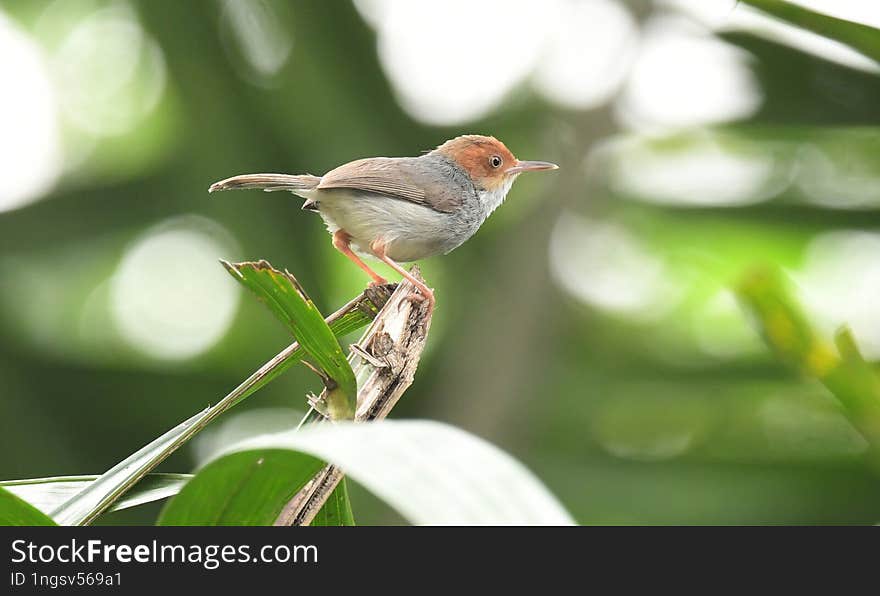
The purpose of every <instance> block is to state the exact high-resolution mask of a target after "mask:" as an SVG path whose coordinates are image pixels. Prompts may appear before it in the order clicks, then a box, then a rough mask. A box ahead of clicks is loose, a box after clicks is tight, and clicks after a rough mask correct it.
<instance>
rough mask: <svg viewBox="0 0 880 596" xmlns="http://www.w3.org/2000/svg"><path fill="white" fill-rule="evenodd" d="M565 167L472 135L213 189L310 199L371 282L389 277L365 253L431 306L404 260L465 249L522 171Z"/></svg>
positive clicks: (243, 178) (308, 206)
mask: <svg viewBox="0 0 880 596" xmlns="http://www.w3.org/2000/svg"><path fill="white" fill-rule="evenodd" d="M557 168H558V166H557V165H556V164H554V163H550V162H546V161H521V160H519V159H517V158H516V157H515V156H514V155H513V153H511V152H510V150H509V149H508V148H507V147H506V146H505V145H504V143H502V142H501V141H499V140H498V139H496V138H495V137H492V136H484V135H475V134H467V135H461V136H458V137H455V138H453V139H450V140H448V141H446V142H445V143H443V144H441V145H439V146H438V147H437V148H435V149H433V150H432V151H429V152H427V153H424V154H422V155H419V156H417V157H369V158H365V159H358V160H355V161H351V162H348V163H345V164H343V165H341V166H339V167H337V168H335V169H333V170H330V171H329V172H327V173H326V174H324V175H323V176H313V175H311V174H301V175H293V174H243V175H239V176H232V177H231V178H226V179H225V180H220V181H219V182H215V183H214V184H212V185H211V187H210V188H209V189H208V192H209V193H213V192H217V191H225V190H233V189H262V190H264V191H267V192H272V191H289V192H291V193H293V194H295V195H297V196H299V197H301V198H303V199H305V202H304V203H303V205H302V208H303V209H304V210H307V211H314V212H317V213H318V214H320V216H321V217H322V218H323V220H324V223H325V225H326V227H327V230H328V231H329V232H330V234H331V235H332V239H333V246H334V247H335V248H336V249H337V250H338V251H339V252H341V253H342V254H343V255H345V256H346V257H348V258H349V259H350V260H351V261H352V262H354V264H355V265H357V266H358V267H360V268H361V269H362V270H363V271H364V272H365V273H366V274H367V275H369V276H370V278H371V279H372V282H371V283H373V284H378V285H384V284H386V283H388V282H387V280H385V278H383V277H382V276H381V275H379V274H378V273H376V272H375V271H373V269H372V268H371V267H370V266H369V265H367V264H366V263H365V262H364V260H363V258H362V257H367V258H375V259H378V260H380V261H383V262H384V263H386V264H387V265H388V266H390V267H391V268H392V269H394V270H395V271H397V272H398V273H399V274H400V275H401V276H403V277H404V278H406V279H408V280H409V281H410V282H412V284H413V285H414V286H415V287H416V288H417V290H418V292H419V294H421V297H422V298H423V299H426V300H427V302H428V310H429V312H430V311H432V310H433V308H434V304H435V299H434V292H433V290H432V289H431V288H429V287H428V286H427V285H426V284H425V283H424V282H422V281H421V280H419V279H418V278H416V277H415V276H413V275H412V274H411V273H410V272H409V271H407V270H406V269H404V268H403V267H402V266H401V265H400V263H407V262H412V261H417V260H420V259H424V258H427V257H430V256H434V255H438V254H447V253H449V252H451V251H452V250H454V249H456V248H458V247H459V246H461V245H462V244H463V243H464V242H465V241H466V240H468V239H469V238H470V237H471V236H473V235H474V234H475V233H476V232H477V230H478V229H479V228H480V226H482V225H483V223H484V222H485V221H486V219H487V218H488V217H489V216H490V215H491V214H492V212H493V211H495V209H497V208H498V206H499V205H501V203H502V202H503V201H504V199H505V197H506V196H507V193H508V192H509V191H510V188H511V186H512V185H513V183H514V181H515V180H516V178H517V177H518V176H519V175H520V174H521V173H523V172H532V171H541V170H555V169H557ZM422 298H420V299H422Z"/></svg>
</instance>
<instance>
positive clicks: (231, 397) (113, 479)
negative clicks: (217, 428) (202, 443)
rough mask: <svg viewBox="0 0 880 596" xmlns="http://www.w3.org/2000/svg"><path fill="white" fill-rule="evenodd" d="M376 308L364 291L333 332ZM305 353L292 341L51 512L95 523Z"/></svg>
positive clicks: (69, 520)
mask: <svg viewBox="0 0 880 596" xmlns="http://www.w3.org/2000/svg"><path fill="white" fill-rule="evenodd" d="M368 312H369V314H368ZM376 312H378V311H377V310H375V305H373V304H372V302H371V301H370V300H369V299H367V298H366V297H365V296H364V295H361V296H358V297H357V298H355V299H354V300H352V301H351V302H349V303H348V304H347V305H345V306H344V307H343V308H342V309H340V310H339V311H337V312H336V313H334V314H333V315H331V316H330V317H328V320H329V321H330V322H329V326H330V329H331V330H332V331H333V333H335V334H337V335H340V336H341V335H345V334H347V333H350V332H352V331H355V330H357V329H360V328H361V327H364V326H365V325H367V324H368V323H369V322H370V321H372V320H373V317H375V314H376ZM304 354H305V351H304V350H303V349H302V348H301V347H300V346H299V344H297V343H294V344H291V345H290V346H288V347H287V348H285V349H284V350H282V351H281V352H279V353H278V354H276V355H275V356H274V357H273V358H272V359H271V360H269V361H268V362H266V363H265V364H264V365H263V366H261V367H260V368H259V369H258V370H257V371H256V372H254V373H253V374H252V375H251V376H250V377H248V378H247V379H245V380H244V381H243V382H242V383H240V384H239V385H238V386H237V387H236V388H235V389H233V390H232V391H231V392H229V393H228V394H227V395H226V396H225V397H224V398H223V399H221V400H220V401H219V402H217V403H216V404H215V405H213V406H211V407H209V408H206V409H205V410H203V411H201V412H199V413H198V414H196V415H195V416H193V417H191V418H189V419H188V420H186V421H184V422H182V423H181V424H179V425H177V426H176V427H174V428H172V429H171V430H169V431H168V432H166V433H165V434H163V435H161V436H160V437H158V438H157V439H154V440H153V441H151V442H150V443H148V444H147V445H145V446H144V447H142V448H141V449H139V450H138V451H136V452H135V453H133V454H131V455H130V456H128V457H127V458H126V459H124V460H122V461H121V462H120V463H119V464H117V465H116V466H114V467H113V468H111V469H110V470H108V471H107V472H105V473H104V474H102V475H101V476H100V477H99V478H98V479H97V480H96V481H95V482H94V483H92V484H90V485H89V486H87V487H85V488H84V489H83V490H82V491H80V492H79V493H77V494H76V495H74V496H72V497H71V498H70V499H69V500H68V501H66V502H65V503H63V504H61V505H59V506H58V507H57V508H55V509H54V510H53V511H52V512H51V517H53V518H54V519H56V521H58V520H60V521H58V523H60V524H62V525H85V524H89V523H91V522H92V521H94V519H95V518H97V517H98V516H99V515H100V514H101V513H103V512H104V511H105V510H106V509H107V508H108V507H110V506H111V505H112V504H113V503H114V502H115V501H116V500H117V499H119V498H120V497H121V496H122V495H123V494H125V492H126V491H128V490H129V489H130V488H131V487H132V486H134V485H135V484H136V483H137V482H138V481H139V480H140V479H141V478H142V477H143V476H145V475H146V474H148V473H149V472H150V471H151V470H153V469H154V468H155V467H156V466H157V465H159V463H161V462H162V461H164V460H165V458H167V457H168V456H169V455H171V454H172V453H173V452H174V451H176V450H177V449H178V448H179V447H180V446H181V445H183V444H185V443H186V442H187V441H189V440H190V439H192V438H193V437H194V436H196V435H197V434H198V433H199V432H200V431H201V430H202V429H204V428H205V427H206V426H207V425H208V424H210V422H211V421H213V420H214V419H215V418H217V417H218V416H220V415H221V414H223V413H224V412H225V411H227V410H228V409H230V408H232V407H233V406H235V405H237V404H239V403H240V402H241V401H243V400H244V399H246V398H247V397H249V396H250V395H252V394H253V393H255V392H256V391H258V390H259V389H261V388H262V387H264V386H265V385H266V384H268V383H269V382H271V381H272V380H274V379H276V378H277V377H278V376H279V375H281V374H282V373H283V372H284V371H286V370H287V369H288V368H290V367H291V366H293V365H294V364H295V363H296V362H299V361H300V360H301V359H302V357H303V355H304ZM99 481H100V484H99Z"/></svg>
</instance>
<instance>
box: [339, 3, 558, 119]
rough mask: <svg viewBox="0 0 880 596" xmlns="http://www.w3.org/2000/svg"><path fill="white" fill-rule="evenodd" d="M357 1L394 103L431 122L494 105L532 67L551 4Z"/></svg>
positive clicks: (472, 115)
mask: <svg viewBox="0 0 880 596" xmlns="http://www.w3.org/2000/svg"><path fill="white" fill-rule="evenodd" d="M356 4H357V6H358V8H359V10H360V11H361V12H362V13H364V14H366V15H368V16H367V19H368V20H369V21H370V22H371V23H372V24H373V25H374V26H375V27H376V28H377V33H378V36H379V41H378V43H379V58H380V61H381V63H382V68H383V69H384V70H385V73H386V74H387V75H388V78H389V79H390V81H391V84H392V85H393V87H394V89H395V91H396V92H397V94H398V96H399V100H400V103H401V105H402V106H403V108H404V109H406V110H407V111H408V112H409V113H410V114H411V115H412V116H414V117H415V118H417V119H419V120H421V121H423V122H426V123H429V124H436V125H450V124H459V123H463V122H467V121H470V120H475V119H477V118H479V117H481V116H483V115H485V114H486V113H488V112H489V111H490V110H491V109H492V108H494V107H495V106H496V105H497V104H498V103H499V102H500V101H501V100H502V99H503V98H504V96H505V95H506V94H507V93H508V92H510V90H511V89H512V88H513V87H514V86H515V85H516V84H517V83H519V82H520V81H522V80H523V79H524V78H525V77H526V76H527V75H528V74H529V73H530V72H531V70H532V69H533V67H534V65H535V63H536V61H537V60H538V59H539V58H540V55H541V52H540V50H541V48H542V45H543V43H544V39H545V36H546V31H547V30H548V29H549V27H550V24H551V23H552V22H554V21H553V18H552V17H553V15H554V14H556V12H557V11H558V4H557V3H556V2H529V1H526V0H483V1H481V2H470V1H468V0H448V1H447V2H442V3H437V2H423V1H410V0H371V1H369V2H360V1H359V2H357V3H356ZM464 15H466V19H467V24H466V26H463V24H464V21H463V19H464V18H465V16H464Z"/></svg>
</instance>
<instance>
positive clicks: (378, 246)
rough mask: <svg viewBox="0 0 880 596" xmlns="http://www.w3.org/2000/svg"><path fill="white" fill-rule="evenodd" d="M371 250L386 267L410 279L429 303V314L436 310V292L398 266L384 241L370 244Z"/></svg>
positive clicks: (375, 241)
mask: <svg viewBox="0 0 880 596" xmlns="http://www.w3.org/2000/svg"><path fill="white" fill-rule="evenodd" d="M370 250H371V251H372V252H373V254H374V255H376V257H377V258H378V259H379V260H381V261H382V262H384V263H385V264H386V265H388V266H389V267H391V268H392V269H394V270H395V271H397V272H398V273H400V274H401V275H402V276H403V277H405V278H406V279H408V280H409V281H410V283H412V285H414V286H415V287H416V288H418V290H419V292H420V293H421V294H422V296H424V298H425V300H427V301H428V312H431V311H433V310H434V290H432V289H431V288H429V287H428V286H426V285H425V283H424V282H423V281H421V280H419V279H416V278H415V276H413V274H412V273H410V272H409V271H407V270H406V269H404V268H403V267H401V266H400V265H398V264H397V263H396V262H395V261H394V260H393V259H391V257H389V256H388V255H386V254H385V243H384V242H383V241H382V240H374V241H373V242H371V243H370Z"/></svg>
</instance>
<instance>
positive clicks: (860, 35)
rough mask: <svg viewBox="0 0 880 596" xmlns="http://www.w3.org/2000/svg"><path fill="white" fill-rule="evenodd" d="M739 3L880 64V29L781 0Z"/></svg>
mask: <svg viewBox="0 0 880 596" xmlns="http://www.w3.org/2000/svg"><path fill="white" fill-rule="evenodd" d="M741 1H742V3H743V4H748V5H750V6H752V7H754V8H757V9H758V10H760V11H762V12H765V13H767V14H769V15H772V16H774V17H776V18H778V19H780V20H782V21H786V22H787V23H790V24H792V25H794V26H796V27H800V28H802V29H807V30H808V31H812V32H813V33H818V34H819V35H821V36H823V37H827V38H829V39H833V40H835V41H839V42H840V43H842V44H845V45H848V46H849V47H851V48H853V49H854V50H857V51H859V52H861V53H862V54H864V55H865V56H868V57H869V58H872V59H874V60H876V61H877V62H880V29H875V28H874V27H871V26H869V25H864V24H862V23H854V22H852V21H847V20H845V19H838V18H837V17H832V16H830V15H827V14H822V13H820V12H816V11H813V10H810V9H808V8H804V7H803V6H799V5H797V4H792V3H791V2H784V1H783V0H741ZM864 1H865V2H868V1H870V0H864Z"/></svg>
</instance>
